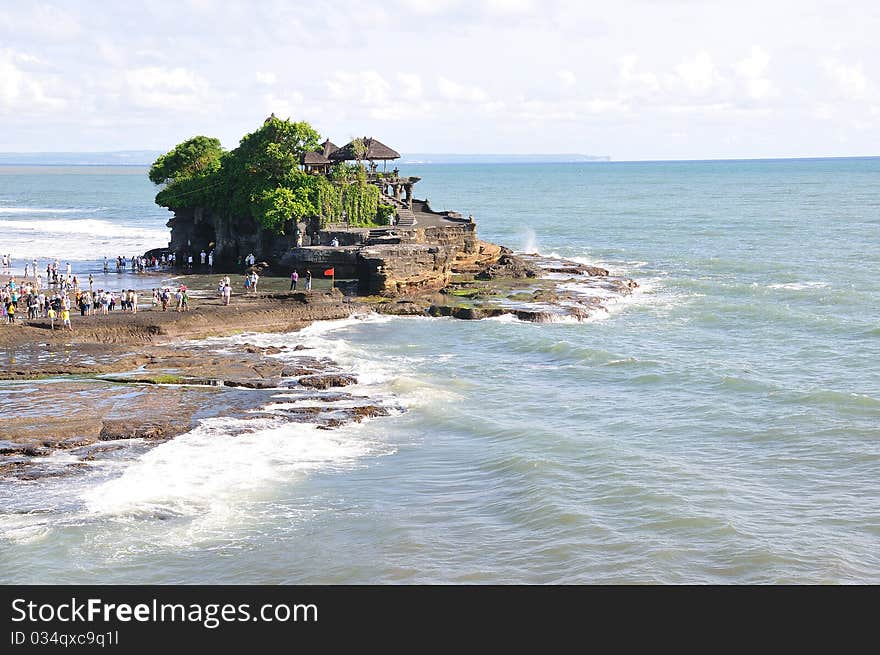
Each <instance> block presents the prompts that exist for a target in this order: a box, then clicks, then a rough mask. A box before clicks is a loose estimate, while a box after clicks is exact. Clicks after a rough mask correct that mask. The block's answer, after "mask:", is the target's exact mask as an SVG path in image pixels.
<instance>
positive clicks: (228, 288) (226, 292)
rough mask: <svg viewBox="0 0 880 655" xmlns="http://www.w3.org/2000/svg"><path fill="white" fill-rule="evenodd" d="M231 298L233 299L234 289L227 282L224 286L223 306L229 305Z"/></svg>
mask: <svg viewBox="0 0 880 655" xmlns="http://www.w3.org/2000/svg"><path fill="white" fill-rule="evenodd" d="M230 298H232V287H231V286H229V282H226V283H224V285H223V304H224V305H228V304H229V299H230Z"/></svg>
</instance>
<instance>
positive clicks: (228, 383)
mask: <svg viewBox="0 0 880 655" xmlns="http://www.w3.org/2000/svg"><path fill="white" fill-rule="evenodd" d="M280 385H281V380H279V379H275V378H234V379H231V380H223V386H224V387H245V388H246V389H274V388H275V387H278V386H280Z"/></svg>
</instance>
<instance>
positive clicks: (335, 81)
mask: <svg viewBox="0 0 880 655" xmlns="http://www.w3.org/2000/svg"><path fill="white" fill-rule="evenodd" d="M326 84H327V90H328V92H329V94H330V98H331V99H332V100H335V101H337V102H344V103H351V104H355V105H358V106H361V107H368V108H370V107H371V108H377V107H383V106H387V105H388V104H389V103H390V100H391V85H390V84H389V83H388V80H386V79H385V78H384V77H382V75H381V74H380V73H378V72H377V71H374V70H366V71H355V72H351V71H336V72H335V73H333V75H332V76H331V77H330V79H329V80H327V83H326Z"/></svg>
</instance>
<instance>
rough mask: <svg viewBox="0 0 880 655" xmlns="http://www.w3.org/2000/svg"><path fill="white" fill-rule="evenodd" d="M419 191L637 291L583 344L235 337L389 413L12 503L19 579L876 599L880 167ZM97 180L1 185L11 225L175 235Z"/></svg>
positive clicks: (432, 329)
mask: <svg viewBox="0 0 880 655" xmlns="http://www.w3.org/2000/svg"><path fill="white" fill-rule="evenodd" d="M409 168H411V170H409V169H407V170H404V171H403V172H404V173H406V174H411V175H420V176H421V177H422V178H423V181H422V182H420V183H419V187H418V188H419V189H420V192H419V193H418V194H417V195H419V196H420V197H421V196H423V195H425V194H426V193H427V195H428V196H429V197H430V199H431V203H432V205H433V206H434V207H435V208H436V209H444V208H448V209H457V210H459V211H461V212H462V213H463V214H465V215H467V214H468V213H473V214H474V216H475V217H476V219H477V221H478V230H479V234H480V236H481V237H482V238H484V239H486V240H489V241H494V242H496V243H502V244H506V245H510V246H513V247H515V248H516V249H519V250H522V251H527V252H540V253H542V254H544V255H546V256H553V255H558V256H562V257H567V258H571V259H576V260H578V261H582V262H584V263H590V264H596V265H601V266H605V267H606V268H608V269H610V270H611V271H612V273H615V274H619V275H626V276H629V277H632V278H634V279H636V280H637V281H638V282H639V283H640V284H641V287H640V289H639V290H638V291H637V293H635V294H633V295H632V296H630V297H627V298H621V299H619V301H613V302H611V303H610V304H609V311H608V312H607V313H603V314H602V315H601V316H600V317H599V319H600V320H592V321H588V322H583V323H577V322H572V323H553V324H530V323H523V322H519V321H515V320H510V319H508V318H504V319H493V320H487V321H479V322H477V321H458V320H454V319H448V318H444V319H429V318H403V317H385V316H373V315H368V316H364V317H357V318H352V319H347V320H344V321H330V322H326V323H318V324H314V325H312V326H310V327H309V328H307V329H306V330H305V331H303V332H301V333H297V334H293V335H246V336H241V337H236V338H230V339H226V340H223V339H220V340H213V344H214V346H215V347H226V346H227V345H233V344H235V343H236V342H243V341H247V342H249V343H253V344H257V345H261V346H263V345H265V346H268V345H279V344H295V343H300V344H303V345H306V346H308V347H309V348H311V349H313V350H311V351H309V352H310V353H311V354H319V355H321V356H327V357H330V358H332V359H333V360H334V361H336V362H337V363H338V364H339V365H340V366H341V367H343V368H344V369H345V370H350V371H352V372H354V373H355V374H356V375H358V377H359V381H360V384H358V385H355V386H354V387H350V388H347V390H350V391H352V393H355V394H359V395H364V396H367V397H370V398H372V399H375V400H376V401H377V402H381V403H383V404H384V405H385V406H387V407H389V408H392V409H393V410H394V411H392V413H391V415H389V416H387V417H382V418H375V419H371V420H368V421H365V422H364V423H361V424H349V425H345V426H343V427H341V428H338V429H336V430H319V429H317V427H316V426H313V425H310V424H278V423H275V422H273V421H272V420H271V418H266V417H264V416H261V417H260V418H254V419H253V420H247V419H245V420H239V419H234V420H233V419H223V418H212V419H207V420H205V421H204V422H203V423H202V424H201V425H200V426H199V427H197V428H196V429H195V430H193V431H192V432H191V433H189V434H187V435H183V436H181V437H178V438H176V439H174V440H171V441H168V442H166V443H163V444H161V445H159V446H158V447H156V448H152V449H150V450H147V451H144V452H137V444H132V445H131V446H132V448H133V451H132V452H129V453H128V454H127V455H126V456H125V457H124V458H123V457H120V458H118V459H112V458H111V459H107V460H103V461H101V462H96V463H94V464H93V465H91V466H90V467H88V469H86V470H85V471H83V472H82V473H80V474H78V475H75V476H67V477H63V478H56V479H43V480H33V481H12V480H0V508H2V509H0V542H2V543H0V580H2V581H4V582H11V583H20V582H61V583H67V582H107V583H109V582H123V583H124V582H129V583H135V582H158V583H176V582H214V583H299V582H302V583H370V582H380V583H394V582H402V583H416V582H467V583H484V582H485V583H508V582H526V583H566V582H577V583H640V582H647V583H688V582H696V583H722V584H723V583H853V582H862V583H877V582H880V554H878V553H880V476H878V471H880V357H878V356H880V323H878V320H880V319H878V316H877V312H876V307H877V306H878V305H880V282H878V281H877V279H876V271H877V270H878V269H880V235H878V230H880V195H878V194H877V190H876V180H877V179H878V175H880V160H876V159H867V160H864V159H862V160H859V159H851V160H816V161H775V162H762V161H758V162H696V163H687V162H681V163H644V164H624V163H621V164H578V165H524V164H523V165H479V166H477V165H447V166H440V165H434V166H432V165H421V166H411V167H409ZM98 173H100V175H98V176H97V177H90V175H87V174H80V173H78V174H77V176H78V177H77V178H76V180H74V179H70V180H68V181H67V182H65V184H70V185H73V188H78V187H76V185H77V184H79V183H81V184H82V185H83V188H82V189H80V191H81V193H82V195H81V197H80V196H77V199H76V200H73V199H71V200H69V201H64V200H63V199H61V198H55V197H51V198H50V197H42V198H41V197H39V190H40V188H41V185H42V184H43V183H44V184H46V185H50V184H51V180H52V179H55V178H57V176H58V175H59V174H58V173H57V172H55V173H52V175H54V176H55V178H52V177H47V178H46V179H45V180H44V182H43V183H41V182H40V180H39V179H38V177H39V173H34V174H35V175H37V178H34V179H32V180H30V181H29V182H28V184H29V185H31V186H25V187H21V188H18V189H17V188H16V181H15V179H13V178H14V177H15V176H14V175H11V174H10V175H8V176H6V177H4V171H3V167H0V219H2V220H8V221H28V220H31V219H30V218H28V216H27V215H26V214H27V213H19V214H15V215H13V213H12V212H11V211H10V212H7V215H3V210H2V208H3V207H4V206H5V207H7V208H9V207H30V208H34V207H36V208H40V207H42V208H44V209H45V208H53V207H54V208H56V209H65V210H75V211H72V212H71V213H70V214H69V215H67V217H68V218H70V220H80V219H82V220H89V216H88V215H87V214H85V213H76V210H77V208H81V209H83V208H84V209H89V208H100V207H106V208H109V209H105V210H101V211H103V212H105V213H106V214H107V220H108V221H111V222H113V224H114V225H119V226H121V227H120V230H123V231H124V230H129V229H132V230H134V229H137V230H148V231H149V230H157V231H158V232H160V233H161V231H162V230H163V229H164V221H165V220H167V216H168V214H167V213H166V212H164V210H161V209H160V208H155V207H152V208H151V207H150V203H151V201H152V198H151V194H152V189H151V188H150V185H149V183H148V182H146V180H145V178H143V179H141V178H137V177H136V176H128V175H127V174H119V176H118V177H119V178H121V179H116V178H115V177H114V175H115V174H114V173H112V172H110V171H106V170H102V171H96V172H95V174H96V175H97V174H98ZM77 180H80V181H81V182H77ZM62 186H63V185H62ZM27 189H30V191H26V190H27ZM120 189H127V191H124V192H123V191H121V190H120ZM10 190H12V191H10ZM105 190H107V193H108V194H109V195H106V196H105V195H104V192H105ZM114 194H116V195H114ZM119 198H124V200H119ZM123 206H124V207H128V208H130V209H128V210H125V211H122V210H121V209H120V207H123ZM126 211H131V212H132V216H130V217H127V216H124V215H123V214H125V213H126ZM32 215H34V216H36V214H33V212H32ZM50 217H51V215H50ZM33 220H47V216H44V215H39V218H34V219H33ZM4 225H5V224H4ZM2 234H3V236H2V237H0V251H2V252H6V251H7V250H8V251H11V252H13V253H15V252H16V249H15V244H14V243H12V244H10V242H9V240H8V239H7V236H8V235H9V231H8V229H7V230H6V231H4V232H3V233H2ZM124 238H126V239H129V238H141V237H140V236H138V237H135V236H134V234H133V233H126V236H125V237H124ZM147 241H149V239H147V240H146V241H144V242H143V243H139V244H138V247H142V248H146V247H156V246H160V245H163V244H162V243H161V242H160V243H152V242H150V243H147ZM119 254H123V253H119ZM128 254H129V255H130V254H132V253H128ZM22 255H24V253H22ZM89 259H90V258H88V257H85V258H84V259H83V261H82V262H80V263H77V264H76V265H77V266H83V267H84V270H85V268H86V267H87V266H89V265H92V264H89V263H88V261H89ZM19 260H20V261H23V259H21V257H19ZM16 267H18V264H16ZM560 284H569V283H568V282H567V281H566V280H562V279H561V280H560ZM612 300H614V299H612ZM278 356H279V357H284V356H285V355H284V354H279V355H278ZM0 398H2V402H3V415H4V416H3V420H4V421H5V420H8V417H9V415H10V413H11V410H12V408H14V404H15V402H16V394H15V393H8V394H5V395H3V396H0ZM275 402H278V403H285V402H292V399H290V398H284V397H283V394H282V397H279V398H277V399H275ZM0 425H2V424H0ZM0 438H2V437H0Z"/></svg>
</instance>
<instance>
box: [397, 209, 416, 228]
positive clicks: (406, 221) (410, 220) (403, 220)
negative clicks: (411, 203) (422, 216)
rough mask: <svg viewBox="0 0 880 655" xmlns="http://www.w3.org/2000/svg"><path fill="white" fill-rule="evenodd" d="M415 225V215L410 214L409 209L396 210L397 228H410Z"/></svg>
mask: <svg viewBox="0 0 880 655" xmlns="http://www.w3.org/2000/svg"><path fill="white" fill-rule="evenodd" d="M415 224H416V215H415V214H413V213H412V210H409V209H398V210H397V225H398V227H412V226H413V225H415Z"/></svg>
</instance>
